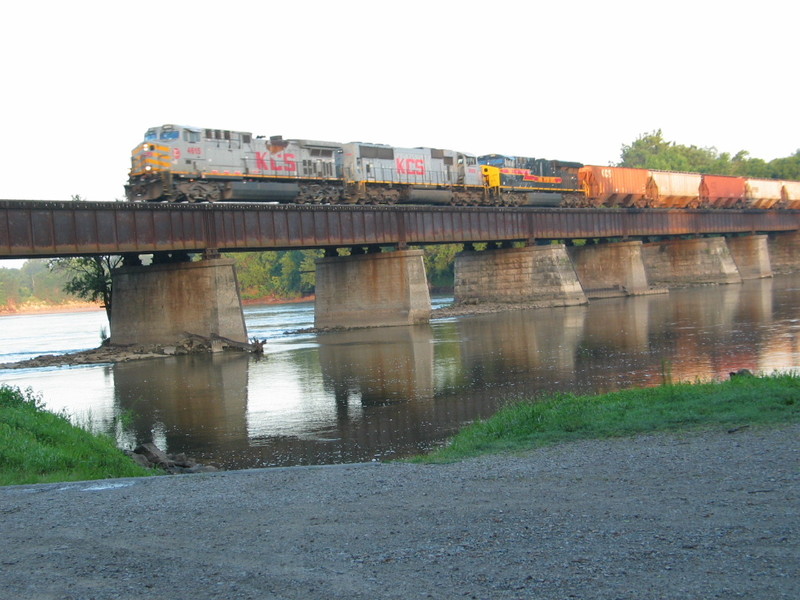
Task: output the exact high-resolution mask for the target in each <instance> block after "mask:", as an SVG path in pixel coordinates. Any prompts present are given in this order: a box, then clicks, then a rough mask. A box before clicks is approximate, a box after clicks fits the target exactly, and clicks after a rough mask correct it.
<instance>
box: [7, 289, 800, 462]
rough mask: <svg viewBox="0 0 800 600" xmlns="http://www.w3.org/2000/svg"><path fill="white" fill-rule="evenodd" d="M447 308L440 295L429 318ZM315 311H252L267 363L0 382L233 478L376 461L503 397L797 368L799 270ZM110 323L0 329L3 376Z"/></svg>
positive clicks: (149, 366)
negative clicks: (407, 309)
mask: <svg viewBox="0 0 800 600" xmlns="http://www.w3.org/2000/svg"><path fill="white" fill-rule="evenodd" d="M449 301H450V299H448V298H438V299H434V306H437V305H439V306H440V305H444V304H447V303H448V302H449ZM313 319H314V306H313V304H309V303H306V304H286V305H267V306H250V307H246V308H245V320H246V323H247V328H248V334H249V335H250V336H251V337H258V338H262V339H266V340H267V343H266V345H265V354H264V356H263V357H256V356H253V355H248V354H240V353H233V352H231V353H228V352H226V353H222V354H218V355H207V356H206V355H203V356H177V357H169V358H164V359H152V360H141V361H131V362H127V363H122V364H117V365H96V366H87V367H61V368H43V369H20V370H0V383H5V384H9V385H14V386H17V387H20V388H23V389H26V388H31V389H32V390H33V392H34V393H37V394H39V395H41V397H42V399H43V400H44V402H45V404H46V406H47V407H48V408H50V409H51V410H55V411H63V412H65V413H66V414H67V415H69V416H70V418H71V419H72V420H73V421H74V422H76V423H79V424H82V425H83V426H86V427H89V428H92V429H94V430H96V431H103V432H107V433H110V434H111V435H114V436H115V437H116V439H117V440H118V443H119V445H120V446H122V447H125V448H132V447H133V446H135V445H136V444H137V443H141V442H144V441H150V440H152V441H155V443H156V444H158V445H159V446H160V447H162V448H163V449H165V450H167V451H169V452H175V453H178V452H184V453H186V454H187V455H189V456H192V457H194V458H196V459H198V460H200V461H206V462H214V463H217V464H219V465H221V466H223V467H225V468H228V469H240V468H250V467H265V466H286V465H300V464H329V463H343V462H363V461H372V460H385V459H393V458H398V457H404V456H409V455H411V454H416V453H420V452H425V451H428V450H430V449H431V448H434V447H436V446H438V445H441V444H443V443H444V442H445V441H446V439H447V437H448V436H450V435H452V434H453V433H454V432H455V431H457V430H458V429H459V428H460V427H462V426H463V425H464V424H466V423H469V422H471V421H474V420H475V419H480V418H485V417H488V416H490V415H491V414H493V413H494V412H495V411H496V410H497V409H498V408H499V407H501V406H503V405H504V404H507V403H509V402H514V401H518V400H522V399H526V398H533V397H537V396H541V395H546V394H552V393H556V392H573V393H581V394H582V393H596V392H605V391H611V390H616V389H620V388H627V387H632V386H651V385H657V384H659V383H661V382H663V381H667V380H672V381H694V380H697V379H702V380H707V379H723V378H726V377H727V376H728V374H729V372H731V371H735V370H737V369H740V368H747V369H750V370H753V371H759V372H772V371H775V370H795V369H799V368H800V275H792V276H780V277H775V278H774V279H764V280H756V281H747V282H745V283H743V284H741V285H727V286H706V287H697V288H687V289H676V290H671V291H670V293H669V294H659V295H652V296H640V297H630V298H616V299H604V300H596V301H593V302H591V303H590V304H588V305H585V306H577V307H568V308H554V309H538V310H512V311H507V312H502V313H494V314H488V315H473V316H463V317H451V318H445V319H436V318H435V319H434V320H433V321H432V322H431V324H430V325H424V326H414V327H390V328H380V329H366V330H359V331H347V332H329V333H322V334H313V333H298V331H299V330H303V329H306V328H309V327H311V326H312V325H313ZM107 327H108V322H107V321H106V318H105V313H104V312H103V311H92V312H81V313H61V314H44V315H43V314H36V315H23V316H4V317H0V363H2V362H16V361H20V360H23V359H25V358H30V357H32V356H37V355H40V354H46V353H63V352H73V351H78V350H85V349H89V348H93V347H95V346H97V345H98V344H99V341H100V331H101V329H102V328H106V329H107Z"/></svg>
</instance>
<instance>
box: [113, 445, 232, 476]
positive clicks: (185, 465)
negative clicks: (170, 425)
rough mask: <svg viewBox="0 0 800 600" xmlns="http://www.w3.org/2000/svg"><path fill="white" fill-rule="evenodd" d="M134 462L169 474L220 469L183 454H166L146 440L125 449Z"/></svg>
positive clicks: (209, 471)
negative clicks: (129, 448)
mask: <svg viewBox="0 0 800 600" xmlns="http://www.w3.org/2000/svg"><path fill="white" fill-rule="evenodd" d="M125 453H126V454H127V455H128V456H130V457H131V458H132V459H133V460H134V462H136V463H138V464H140V465H141V466H143V467H145V468H147V469H163V470H164V471H166V472H167V473H169V474H170V475H177V474H179V473H211V472H213V471H219V470H220V469H219V468H218V467H217V466H215V465H211V464H207V465H204V464H201V463H199V462H197V461H196V460H194V459H191V458H188V457H187V456H186V455H185V454H183V453H180V454H167V453H166V452H164V451H163V450H162V449H161V448H159V447H158V446H156V445H155V444H153V443H152V442H148V443H146V444H141V445H140V446H137V447H136V448H135V449H134V450H133V451H130V450H126V451H125Z"/></svg>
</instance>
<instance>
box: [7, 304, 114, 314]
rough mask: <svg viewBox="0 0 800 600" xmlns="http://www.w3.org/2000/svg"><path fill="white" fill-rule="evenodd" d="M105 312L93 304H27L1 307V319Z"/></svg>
mask: <svg viewBox="0 0 800 600" xmlns="http://www.w3.org/2000/svg"><path fill="white" fill-rule="evenodd" d="M94 310H104V309H103V307H102V306H100V305H99V304H95V303H93V302H64V303H63V304H48V303H46V302H32V303H31V302H26V303H23V304H6V305H3V306H0V317H7V316H11V315H38V314H49V313H67V312H91V311H94Z"/></svg>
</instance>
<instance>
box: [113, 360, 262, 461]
mask: <svg viewBox="0 0 800 600" xmlns="http://www.w3.org/2000/svg"><path fill="white" fill-rule="evenodd" d="M248 365H249V357H248V356H247V355H245V354H238V353H223V354H215V355H212V356H208V357H207V356H202V357H200V356H176V357H170V358H166V359H164V360H159V361H158V362H157V363H156V362H154V361H151V360H148V361H132V362H129V363H122V364H119V365H117V366H116V367H115V368H114V382H115V386H114V401H115V404H116V406H117V408H118V410H119V411H120V413H121V414H123V415H129V418H127V419H125V418H123V421H126V422H127V425H126V428H125V429H126V432H125V433H126V434H127V435H132V436H133V439H135V440H136V441H137V442H142V441H148V440H154V441H155V442H156V443H158V444H160V445H161V446H163V447H166V448H169V450H170V452H186V453H189V454H193V453H195V452H197V450H198V449H199V448H202V447H217V448H225V447H226V446H228V445H229V444H237V443H239V442H240V441H241V440H243V439H246V437H247V419H246V413H247V394H248V385H247V378H248Z"/></svg>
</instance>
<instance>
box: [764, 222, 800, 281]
mask: <svg viewBox="0 0 800 600" xmlns="http://www.w3.org/2000/svg"><path fill="white" fill-rule="evenodd" d="M767 243H768V245H769V261H770V266H771V267H772V270H773V271H774V272H775V273H794V272H797V271H800V231H787V232H779V233H770V234H769V240H768V242H767Z"/></svg>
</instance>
